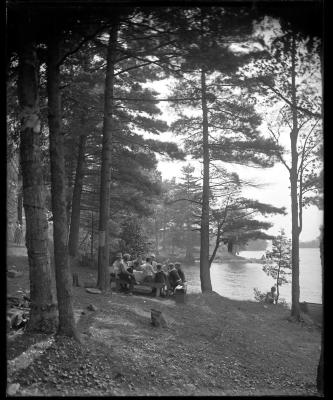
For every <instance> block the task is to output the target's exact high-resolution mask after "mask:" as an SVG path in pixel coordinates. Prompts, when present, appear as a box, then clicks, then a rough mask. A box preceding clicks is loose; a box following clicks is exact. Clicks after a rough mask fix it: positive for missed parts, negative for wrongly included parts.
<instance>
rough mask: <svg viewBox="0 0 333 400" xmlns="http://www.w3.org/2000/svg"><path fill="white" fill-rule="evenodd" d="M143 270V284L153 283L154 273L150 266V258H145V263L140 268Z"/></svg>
mask: <svg viewBox="0 0 333 400" xmlns="http://www.w3.org/2000/svg"><path fill="white" fill-rule="evenodd" d="M142 268H143V274H142V275H143V282H153V281H154V276H155V271H154V268H153V266H152V264H151V257H147V258H146V263H145V264H144V265H143V266H142Z"/></svg>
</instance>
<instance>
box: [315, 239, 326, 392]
mask: <svg viewBox="0 0 333 400" xmlns="http://www.w3.org/2000/svg"><path fill="white" fill-rule="evenodd" d="M320 263H321V287H322V296H324V281H323V278H324V238H323V232H321V235H320ZM323 300H324V299H323ZM323 300H322V303H324V302H323ZM316 384H317V390H318V392H320V393H324V330H323V328H322V329H321V348H320V358H319V363H318V367H317V381H316Z"/></svg>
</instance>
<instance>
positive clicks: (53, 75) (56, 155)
mask: <svg viewBox="0 0 333 400" xmlns="http://www.w3.org/2000/svg"><path fill="white" fill-rule="evenodd" d="M54 23H55V22H54ZM59 60H60V36H59V35H58V34H57V32H56V28H55V26H54V29H53V32H52V33H51V35H50V39H49V41H48V57H47V95H48V112H49V114H48V121H49V131H50V163H51V199H52V213H53V240H54V243H53V244H54V263H55V275H56V286H57V296H58V309H59V328H58V333H59V334H60V335H66V336H74V337H76V338H77V332H76V328H75V320H74V311H73V303H72V276H71V272H70V265H69V257H68V248H67V235H68V225H67V222H68V221H67V208H66V171H65V156H64V136H63V133H62V131H61V97H60V89H59V88H60V68H59V65H58V62H59Z"/></svg>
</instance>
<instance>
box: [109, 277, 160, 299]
mask: <svg viewBox="0 0 333 400" xmlns="http://www.w3.org/2000/svg"><path fill="white" fill-rule="evenodd" d="M111 282H115V284H116V290H117V291H119V289H120V285H128V284H129V283H128V282H127V281H125V280H124V279H119V278H115V277H111V279H110V283H111ZM164 286H165V284H164V283H160V282H141V283H140V284H134V285H133V289H135V288H136V289H137V288H142V287H146V288H147V287H148V288H151V289H156V297H159V296H160V294H161V289H162V288H163V287H164Z"/></svg>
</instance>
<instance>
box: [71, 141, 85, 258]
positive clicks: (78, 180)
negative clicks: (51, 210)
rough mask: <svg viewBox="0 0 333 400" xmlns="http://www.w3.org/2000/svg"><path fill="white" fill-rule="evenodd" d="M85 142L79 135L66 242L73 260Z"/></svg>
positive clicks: (77, 231) (77, 235)
mask: <svg viewBox="0 0 333 400" xmlns="http://www.w3.org/2000/svg"><path fill="white" fill-rule="evenodd" d="M86 141H87V136H86V134H81V135H80V139H79V150H78V156H77V165H76V173H75V182H74V189H73V198H72V213H71V224H70V232H69V240H68V251H69V255H70V256H71V257H74V258H75V257H76V256H77V252H78V244H79V230H80V205H81V193H82V184H83V177H84V156H85V148H86Z"/></svg>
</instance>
